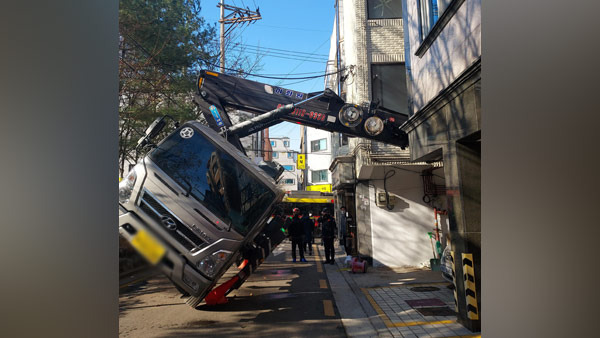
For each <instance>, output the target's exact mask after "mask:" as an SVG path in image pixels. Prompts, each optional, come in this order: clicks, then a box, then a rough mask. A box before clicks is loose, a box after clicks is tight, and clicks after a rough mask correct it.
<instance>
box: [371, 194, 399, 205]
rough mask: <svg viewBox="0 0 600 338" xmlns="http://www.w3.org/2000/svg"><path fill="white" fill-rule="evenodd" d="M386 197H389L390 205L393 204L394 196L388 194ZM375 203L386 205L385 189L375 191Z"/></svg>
mask: <svg viewBox="0 0 600 338" xmlns="http://www.w3.org/2000/svg"><path fill="white" fill-rule="evenodd" d="M388 197H389V204H390V206H394V204H395V203H396V196H394V195H392V194H388ZM375 203H376V204H377V206H378V207H385V206H386V201H385V191H380V192H377V197H376V199H375Z"/></svg>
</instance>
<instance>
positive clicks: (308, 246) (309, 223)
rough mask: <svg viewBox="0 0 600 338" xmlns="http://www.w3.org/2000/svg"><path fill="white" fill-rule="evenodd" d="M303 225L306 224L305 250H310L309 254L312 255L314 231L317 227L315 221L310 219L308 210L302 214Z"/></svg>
mask: <svg viewBox="0 0 600 338" xmlns="http://www.w3.org/2000/svg"><path fill="white" fill-rule="evenodd" d="M302 225H303V226H304V252H308V254H309V255H312V254H313V250H312V242H313V231H314V229H315V223H314V222H313V220H311V219H310V216H309V215H308V212H307V211H304V214H303V215H302Z"/></svg>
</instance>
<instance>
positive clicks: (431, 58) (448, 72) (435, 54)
mask: <svg viewBox="0 0 600 338" xmlns="http://www.w3.org/2000/svg"><path fill="white" fill-rule="evenodd" d="M406 8H407V11H406V13H405V14H404V15H405V18H407V27H408V28H407V30H408V31H407V34H406V35H407V36H408V41H409V43H410V50H411V53H409V55H410V58H411V59H410V65H411V72H412V80H411V81H410V82H411V83H410V86H411V87H412V90H413V95H412V102H413V106H412V112H411V113H415V112H417V111H419V110H420V109H422V108H423V107H424V106H425V105H426V104H427V103H428V102H430V101H431V100H432V99H433V98H434V97H435V96H436V95H437V94H438V93H439V92H440V91H441V90H442V89H444V88H446V87H448V86H449V85H450V84H451V83H452V82H454V80H456V79H457V78H458V77H459V75H460V74H461V73H462V72H463V71H464V70H465V69H467V68H468V67H469V66H470V65H471V64H473V63H474V62H475V61H476V60H477V59H478V58H479V57H480V56H481V0H465V2H464V3H463V4H462V5H461V7H460V8H459V9H458V11H457V12H456V13H455V15H454V16H453V17H452V18H451V19H450V21H449V22H448V24H447V25H446V27H445V28H444V29H443V31H442V32H441V33H440V35H439V36H438V37H437V38H436V39H435V41H434V42H433V44H432V45H431V46H430V47H429V49H428V50H427V51H426V52H425V54H424V55H423V56H422V57H418V56H416V55H414V53H415V52H416V50H417V49H418V48H419V46H420V45H421V41H420V37H419V24H418V23H419V16H418V15H419V13H418V10H417V1H408V0H407V1H406Z"/></svg>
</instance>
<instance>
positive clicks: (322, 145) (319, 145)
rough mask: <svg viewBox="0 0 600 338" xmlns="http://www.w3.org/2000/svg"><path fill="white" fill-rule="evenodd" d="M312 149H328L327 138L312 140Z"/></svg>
mask: <svg viewBox="0 0 600 338" xmlns="http://www.w3.org/2000/svg"><path fill="white" fill-rule="evenodd" d="M310 149H311V151H321V150H327V139H321V140H316V141H310Z"/></svg>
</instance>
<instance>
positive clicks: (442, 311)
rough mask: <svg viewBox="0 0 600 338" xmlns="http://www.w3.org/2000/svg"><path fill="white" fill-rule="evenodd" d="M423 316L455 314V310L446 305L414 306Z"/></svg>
mask: <svg viewBox="0 0 600 338" xmlns="http://www.w3.org/2000/svg"><path fill="white" fill-rule="evenodd" d="M416 310H417V311H419V313H420V314H422V315H423V316H440V317H443V316H456V311H454V310H452V309H450V308H449V307H447V306H440V307H421V308H416Z"/></svg>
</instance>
